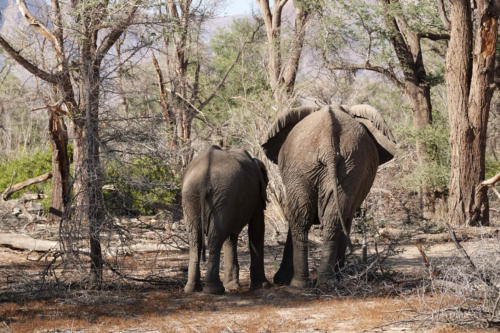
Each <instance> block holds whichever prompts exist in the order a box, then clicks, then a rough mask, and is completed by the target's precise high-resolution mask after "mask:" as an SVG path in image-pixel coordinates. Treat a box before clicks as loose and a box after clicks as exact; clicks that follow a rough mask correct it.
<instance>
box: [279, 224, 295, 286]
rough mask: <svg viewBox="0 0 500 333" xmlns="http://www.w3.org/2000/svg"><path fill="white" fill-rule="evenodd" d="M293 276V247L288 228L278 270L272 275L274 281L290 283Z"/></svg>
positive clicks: (290, 232)
mask: <svg viewBox="0 0 500 333" xmlns="http://www.w3.org/2000/svg"><path fill="white" fill-rule="evenodd" d="M292 278H293V247H292V231H291V230H290V228H288V235H287V236H286V243H285V249H284V250H283V259H282V260H281V265H280V268H279V270H278V271H277V272H276V274H275V275H274V283H276V284H285V285H288V284H290V281H292Z"/></svg>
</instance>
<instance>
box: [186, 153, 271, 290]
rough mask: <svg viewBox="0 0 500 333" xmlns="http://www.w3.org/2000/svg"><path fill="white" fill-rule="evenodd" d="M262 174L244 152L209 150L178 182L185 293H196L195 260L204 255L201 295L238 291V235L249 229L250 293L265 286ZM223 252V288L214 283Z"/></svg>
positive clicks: (197, 271)
mask: <svg viewBox="0 0 500 333" xmlns="http://www.w3.org/2000/svg"><path fill="white" fill-rule="evenodd" d="M267 182H268V179H267V173H266V168H265V166H264V164H263V163H262V161H260V160H258V159H255V158H252V157H251V156H250V154H249V153H248V152H246V151H245V150H222V149H220V148H219V147H217V146H212V147H210V149H209V150H208V151H206V152H204V153H202V154H200V155H199V156H198V157H196V158H195V159H193V161H192V162H191V163H190V164H189V165H188V167H187V169H186V171H185V173H184V177H183V182H182V208H183V212H184V220H185V221H186V227H187V229H188V232H189V268H188V281H187V284H186V286H185V288H184V291H185V292H187V293H189V292H194V291H201V289H202V284H201V279H200V255H201V253H202V250H203V251H204V249H202V247H203V246H204V244H205V243H204V239H203V238H204V237H205V236H206V238H207V239H206V241H207V247H208V251H209V257H208V265H207V274H206V277H205V281H204V287H203V292H205V293H210V294H221V293H223V292H224V287H225V288H226V289H228V290H231V289H237V288H238V286H239V278H238V274H239V265H238V257H237V253H236V247H237V241H238V234H239V233H240V231H241V229H243V227H244V226H245V225H247V224H248V238H249V248H250V257H251V262H250V280H251V287H252V288H260V287H262V286H268V285H269V282H268V281H267V279H266V277H265V275H264V209H265V206H266V187H267ZM222 246H224V284H222V282H221V280H220V278H219V262H220V251H221V248H222Z"/></svg>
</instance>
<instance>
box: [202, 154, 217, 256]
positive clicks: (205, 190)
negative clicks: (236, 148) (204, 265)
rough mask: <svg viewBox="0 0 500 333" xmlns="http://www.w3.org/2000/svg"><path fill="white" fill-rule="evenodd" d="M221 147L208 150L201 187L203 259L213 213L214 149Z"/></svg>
mask: <svg viewBox="0 0 500 333" xmlns="http://www.w3.org/2000/svg"><path fill="white" fill-rule="evenodd" d="M214 149H220V148H218V147H216V146H212V147H210V149H209V151H208V158H207V167H206V168H205V175H204V177H203V181H202V185H201V189H200V210H201V226H202V236H201V251H202V253H201V258H202V260H203V261H206V254H205V252H206V251H205V250H206V245H205V237H207V236H208V230H209V229H210V215H211V214H212V208H213V207H212V206H213V205H210V203H211V202H212V200H211V199H212V196H213V195H212V194H213V191H212V188H211V186H210V168H211V166H212V158H213V156H212V155H213V150H214ZM207 203H208V204H209V205H208V206H209V207H208V209H209V210H208V211H207V209H206V204H207Z"/></svg>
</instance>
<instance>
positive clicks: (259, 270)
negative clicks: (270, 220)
mask: <svg viewBox="0 0 500 333" xmlns="http://www.w3.org/2000/svg"><path fill="white" fill-rule="evenodd" d="M264 232H265V226H264V211H262V210H259V211H258V212H256V213H255V215H254V216H253V217H252V219H251V220H250V223H249V224H248V247H249V249H250V288H251V289H257V288H262V287H264V288H267V287H269V286H270V285H271V284H270V283H269V281H268V280H267V279H266V275H265V272H264Z"/></svg>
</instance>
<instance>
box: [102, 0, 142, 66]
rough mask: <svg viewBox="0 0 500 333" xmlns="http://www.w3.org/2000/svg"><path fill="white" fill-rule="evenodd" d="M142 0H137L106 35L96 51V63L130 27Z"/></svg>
mask: <svg viewBox="0 0 500 333" xmlns="http://www.w3.org/2000/svg"><path fill="white" fill-rule="evenodd" d="M141 2H142V0H136V1H135V2H134V4H133V5H132V6H131V7H130V9H129V11H128V13H127V14H125V19H124V20H122V21H120V22H119V23H118V24H117V25H116V27H115V28H114V29H112V30H111V32H110V33H109V34H108V35H107V36H105V37H104V39H103V41H102V43H101V45H100V46H99V48H98V49H97V51H96V55H95V60H94V61H95V64H100V63H101V61H102V59H103V58H104V56H105V55H106V54H107V53H108V51H109V49H110V48H111V47H112V46H113V45H114V44H115V42H116V41H117V40H118V38H120V36H121V35H122V33H123V32H124V31H125V30H126V29H127V28H128V27H129V25H130V22H131V21H132V18H133V17H134V15H135V13H136V11H137V8H138V7H139V4H140V3H141Z"/></svg>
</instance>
